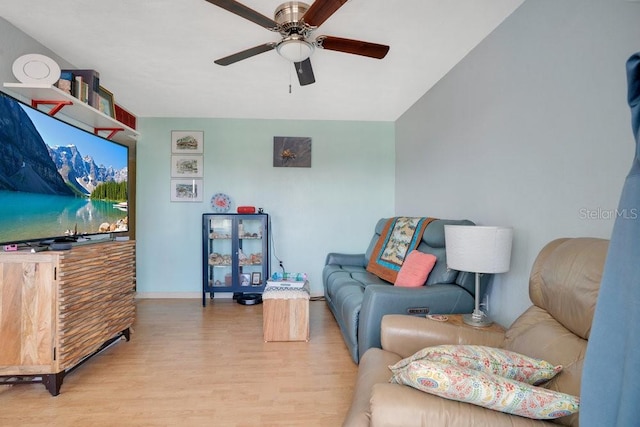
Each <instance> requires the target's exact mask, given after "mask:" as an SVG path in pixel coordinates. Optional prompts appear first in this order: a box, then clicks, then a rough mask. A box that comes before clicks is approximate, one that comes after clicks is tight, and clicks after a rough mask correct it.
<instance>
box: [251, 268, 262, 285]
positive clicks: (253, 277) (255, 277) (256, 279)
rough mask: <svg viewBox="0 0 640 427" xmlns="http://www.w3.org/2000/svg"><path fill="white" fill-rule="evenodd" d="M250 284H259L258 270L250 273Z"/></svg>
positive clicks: (260, 280)
mask: <svg viewBox="0 0 640 427" xmlns="http://www.w3.org/2000/svg"><path fill="white" fill-rule="evenodd" d="M251 284H252V285H253V286H260V285H261V284H262V274H260V272H259V271H256V272H253V273H251Z"/></svg>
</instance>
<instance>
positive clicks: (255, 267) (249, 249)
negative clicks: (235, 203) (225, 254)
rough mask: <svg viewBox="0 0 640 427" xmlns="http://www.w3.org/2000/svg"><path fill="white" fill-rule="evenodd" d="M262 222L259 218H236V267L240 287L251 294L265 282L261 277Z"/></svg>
mask: <svg viewBox="0 0 640 427" xmlns="http://www.w3.org/2000/svg"><path fill="white" fill-rule="evenodd" d="M263 232H264V230H263V221H262V219H261V218H258V219H254V218H251V217H239V218H238V265H239V269H238V272H239V281H240V287H241V288H244V289H243V291H245V290H247V291H248V292H251V288H256V287H260V286H262V285H263V283H264V281H265V280H266V278H265V277H262V272H263V271H262V270H263V268H262V264H263V262H262V261H263V257H264V254H263V247H264V244H263V238H264V236H263Z"/></svg>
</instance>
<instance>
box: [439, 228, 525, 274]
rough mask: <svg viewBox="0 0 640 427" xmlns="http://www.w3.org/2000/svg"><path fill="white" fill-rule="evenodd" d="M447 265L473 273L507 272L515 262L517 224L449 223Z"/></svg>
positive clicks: (447, 230) (446, 233) (445, 230)
mask: <svg viewBox="0 0 640 427" xmlns="http://www.w3.org/2000/svg"><path fill="white" fill-rule="evenodd" d="M444 239H445V247H446V253H447V267H449V268H452V269H454V270H459V271H468V272H473V273H504V272H506V271H509V264H510V263H511V242H512V240H513V228H510V227H487V226H474V225H445V226H444Z"/></svg>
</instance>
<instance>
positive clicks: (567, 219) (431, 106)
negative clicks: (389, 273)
mask: <svg viewBox="0 0 640 427" xmlns="http://www.w3.org/2000/svg"><path fill="white" fill-rule="evenodd" d="M639 23H640V4H639V3H630V2H627V1H622V0H613V1H603V0H527V1H526V2H525V3H524V4H523V5H522V6H521V7H520V8H519V9H517V10H516V11H515V12H514V13H513V14H512V15H511V16H509V17H508V18H507V19H506V20H505V21H504V22H503V23H502V24H501V25H500V26H499V27H498V28H497V29H496V30H495V31H494V32H493V33H492V34H491V35H489V36H488V37H487V38H486V39H485V40H484V41H483V42H482V43H481V44H480V45H478V47H476V48H475V49H474V50H473V51H471V52H470V53H469V55H467V57H466V58H464V59H463V60H462V61H461V62H460V63H458V64H457V65H456V66H455V67H454V68H453V69H452V70H451V72H449V73H448V75H447V76H445V77H444V78H443V79H442V80H441V81H440V82H439V83H438V84H437V85H436V86H435V87H434V88H433V89H431V90H430V91H429V92H427V93H426V94H425V95H424V96H423V97H422V98H421V99H420V100H419V101H418V102H417V103H416V104H415V105H414V106H413V107H412V108H411V109H409V110H408V111H407V112H406V113H405V114H404V115H403V116H402V117H401V118H400V119H399V120H398V121H397V123H396V125H397V127H396V144H397V146H396V155H397V158H396V213H397V214H398V215H409V214H416V213H427V214H430V215H434V216H441V217H449V218H461V217H464V218H469V219H472V220H474V221H476V222H478V223H480V224H483V225H507V226H513V227H514V231H515V233H514V235H515V237H514V246H513V253H512V263H511V270H510V271H509V272H508V273H506V274H501V275H498V276H497V277H496V280H495V282H494V284H493V288H492V290H491V294H490V298H489V300H490V304H489V311H490V312H491V314H492V315H493V316H494V317H495V318H496V319H497V320H498V321H499V322H500V323H502V324H503V325H509V324H510V323H511V322H512V321H513V320H514V319H515V318H516V317H517V316H518V315H519V314H521V313H522V312H523V311H524V310H525V309H526V308H527V307H528V306H529V305H530V304H531V302H530V300H529V296H528V278H529V271H530V270H531V266H532V264H533V261H534V259H535V257H536V255H537V254H538V252H539V251H540V249H541V248H542V246H543V245H544V244H545V243H547V242H548V241H550V240H552V239H555V238H558V237H567V236H569V237H570V236H593V237H604V238H608V237H609V236H610V234H611V228H612V226H613V219H614V216H615V209H616V207H617V204H618V198H619V196H620V190H621V188H622V184H623V180H624V177H625V175H626V174H627V172H628V168H629V166H630V164H631V160H632V156H633V150H634V141H633V135H632V132H631V125H630V113H629V108H628V106H627V105H626V95H627V89H626V76H625V61H626V60H627V58H628V57H629V56H630V55H631V54H632V53H633V52H636V51H639V50H640V24H639ZM417 182H424V183H425V185H424V186H423V188H422V197H415V183H417Z"/></svg>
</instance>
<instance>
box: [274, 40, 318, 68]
mask: <svg viewBox="0 0 640 427" xmlns="http://www.w3.org/2000/svg"><path fill="white" fill-rule="evenodd" d="M276 51H278V53H279V54H280V56H282V57H283V58H285V59H287V60H289V61H291V62H302V61H304V60H305V59H307V58H308V57H310V56H311V54H312V53H313V45H312V44H311V43H309V42H308V41H306V40H303V39H299V38H294V37H289V38H286V39H284V40H282V41H281V42H280V43H278V45H277V46H276Z"/></svg>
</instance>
